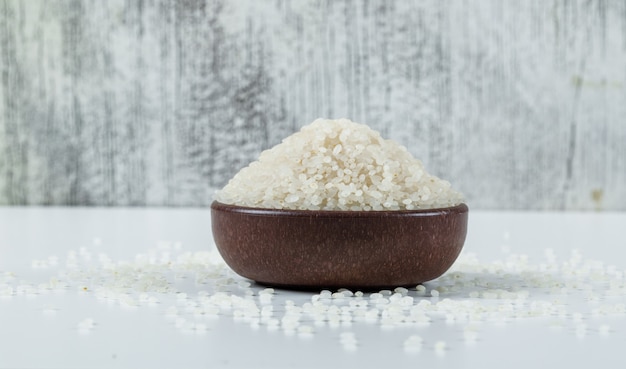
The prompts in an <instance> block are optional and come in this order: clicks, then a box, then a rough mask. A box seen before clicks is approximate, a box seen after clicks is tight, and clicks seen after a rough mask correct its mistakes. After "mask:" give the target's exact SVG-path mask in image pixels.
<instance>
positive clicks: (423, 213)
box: [211, 200, 469, 218]
mask: <svg viewBox="0 0 626 369" xmlns="http://www.w3.org/2000/svg"><path fill="white" fill-rule="evenodd" d="M211 210H217V211H225V212H230V213H240V214H245V215H250V216H270V217H315V218H387V217H411V216H416V217H429V216H438V215H446V214H462V213H467V212H468V211H469V207H468V206H467V204H466V203H464V202H462V203H460V204H458V205H455V206H449V207H445V208H432V209H415V210H357V211H354V210H294V209H270V208H254V207H249V206H240V205H232V204H224V203H221V202H219V201H217V200H214V201H213V202H212V203H211Z"/></svg>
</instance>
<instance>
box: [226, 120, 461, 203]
mask: <svg viewBox="0 0 626 369" xmlns="http://www.w3.org/2000/svg"><path fill="white" fill-rule="evenodd" d="M462 199H463V197H462V195H461V194H460V193H459V192H457V191H455V190H453V189H452V188H451V186H450V183H449V182H447V181H444V180H442V179H439V178H437V177H435V176H433V175H430V174H428V173H427V172H426V170H425V169H424V165H423V164H422V162H421V161H420V160H418V159H415V158H414V157H413V156H412V155H411V154H410V153H409V152H408V151H407V149H406V148H405V147H404V146H401V145H399V144H398V143H396V142H394V141H392V140H385V139H383V138H382V137H381V136H380V134H379V133H378V132H376V131H374V130H372V129H371V128H369V127H368V126H366V125H364V124H359V123H355V122H352V121H350V120H348V119H338V120H326V119H317V120H315V121H314V122H313V123H311V124H309V125H307V126H304V127H303V128H302V129H301V130H300V131H299V132H297V133H295V134H293V135H291V136H289V137H287V138H285V139H284V140H283V142H282V143H280V144H278V145H276V146H274V147H273V148H271V149H269V150H266V151H263V152H262V153H261V155H260V157H259V159H258V160H257V161H254V162H252V163H250V165H248V166H247V167H245V168H243V169H242V170H241V171H239V173H237V174H236V175H235V176H234V177H233V178H232V179H231V180H230V181H229V182H228V184H227V185H226V186H225V187H224V188H223V189H222V190H220V191H217V192H216V194H215V200H217V201H219V202H221V203H224V204H231V205H239V206H246V207H254V208H268V209H297V210H351V211H360V210H366V211H369V210H414V209H432V208H443V207H449V206H454V205H458V204H459V203H461V202H462Z"/></svg>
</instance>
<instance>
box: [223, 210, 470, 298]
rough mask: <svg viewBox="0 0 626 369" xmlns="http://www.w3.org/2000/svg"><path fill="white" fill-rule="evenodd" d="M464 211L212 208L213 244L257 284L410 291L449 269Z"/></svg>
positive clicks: (458, 246) (460, 241) (460, 240)
mask: <svg viewBox="0 0 626 369" xmlns="http://www.w3.org/2000/svg"><path fill="white" fill-rule="evenodd" d="M467 215H468V207H467V205H465V204H461V205H457V206H454V207H450V208H442V209H429V210H402V211H310V210H277V209H260V208H248V207H240V206H233V205H225V204H222V203H219V202H213V204H211V222H212V228H213V238H214V239H215V243H216V245H217V248H218V250H219V252H220V253H221V254H222V256H223V257H224V260H225V261H226V263H227V264H228V265H229V266H230V267H231V268H232V269H233V270H234V271H235V272H236V273H238V274H240V275H241V276H243V277H246V278H249V279H252V280H254V281H257V282H259V283H262V284H267V285H272V286H278V287H287V288H297V289H320V288H340V287H345V288H361V289H377V288H384V287H397V286H415V285H416V284H418V283H422V282H426V281H429V280H432V279H435V278H437V277H439V276H440V275H442V274H443V273H445V271H446V270H448V268H450V266H451V265H452V263H454V261H455V260H456V258H457V257H458V255H459V253H460V252H461V248H462V247H463V243H464V242H465V235H466V233H467Z"/></svg>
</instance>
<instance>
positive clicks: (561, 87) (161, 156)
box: [0, 0, 626, 210]
mask: <svg viewBox="0 0 626 369" xmlns="http://www.w3.org/2000/svg"><path fill="white" fill-rule="evenodd" d="M0 70H1V73H0V78H1V83H0V204H9V205H13V204H70V205H206V204H208V203H209V202H210V201H211V189H212V188H215V187H220V186H222V185H223V184H224V183H225V182H226V181H227V180H228V178H230V177H231V176H232V175H233V174H234V173H236V172H237V171H238V170H239V169H240V168H241V167H242V166H244V165H245V164H247V162H249V161H250V160H252V159H254V158H255V157H256V156H257V155H258V153H259V152H260V151H261V150H262V149H265V148H268V147H270V146H272V145H274V144H276V143H278V142H279V141H280V139H281V138H283V137H284V136H286V135H288V134H291V133H292V132H294V131H295V130H297V129H298V128H299V127H300V126H302V125H304V124H307V123H309V122H310V121H312V120H313V119H315V118H317V117H349V118H352V119H353V120H356V121H359V122H363V123H367V124H369V125H370V126H372V127H373V128H375V129H377V130H379V131H381V132H382V133H383V135H385V136H387V137H390V138H393V139H396V140H398V141H399V142H401V143H402V144H404V145H406V146H407V147H408V148H409V150H410V151H411V152H412V153H413V154H414V155H415V156H417V157H419V158H421V159H422V160H423V161H424V162H425V163H426V165H427V168H428V169H429V170H430V171H431V172H433V173H435V174H438V175H439V176H441V177H444V178H446V179H449V180H450V181H451V182H452V183H453V185H455V186H456V187H457V188H459V189H460V190H461V191H463V192H464V193H465V194H466V196H467V198H468V202H469V203H470V205H471V206H472V208H474V209H478V208H482V209H486V208H490V209H493V208H497V209H571V210H575V209H596V208H601V209H617V210H626V121H625V120H626V2H624V1H622V0H614V1H611V0H605V1H602V0H590V1H588V0H585V1H570V0H555V1H542V0H536V1H515V0H511V1H501V0H490V1H473V2H467V1H460V0H458V1H456V0H454V1H439V0H431V1H385V0H370V1H331V0H319V1H317V0H316V1H295V0H293V1H288V0H275V1H255V0H247V1H243V0H237V1H218V0H207V1H200V0H198V1H196V0H186V1H175V0H169V1H168V0H137V1H133V0H127V1H123V0H114V1H113V0H112V1H95V0H87V1H83V0H76V1H74V0H50V1H43V0H41V1H24V0H0Z"/></svg>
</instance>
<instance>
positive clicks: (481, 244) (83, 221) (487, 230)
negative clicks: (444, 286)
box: [0, 207, 626, 368]
mask: <svg viewBox="0 0 626 369" xmlns="http://www.w3.org/2000/svg"><path fill="white" fill-rule="evenodd" d="M625 228H626V213H535V212H479V211H472V210H470V224H469V233H468V238H467V241H466V244H465V248H464V251H463V254H462V257H463V258H467V257H469V256H470V254H475V255H476V256H477V257H478V258H479V259H480V260H482V261H484V262H491V261H496V260H506V259H507V258H511V257H512V255H527V256H528V263H530V264H531V265H540V264H541V263H542V262H544V261H545V249H547V248H551V249H553V250H554V255H555V258H556V260H557V262H567V260H570V258H571V257H572V252H573V250H578V251H577V252H579V253H580V254H581V255H582V260H583V261H588V260H597V261H600V262H602V264H600V263H595V264H594V263H592V264H591V265H595V266H596V267H598V268H600V269H599V270H602V271H607V272H608V273H613V274H612V275H614V276H617V277H615V278H613V282H614V285H613V288H614V289H613V293H612V295H611V296H609V295H607V294H606V291H607V290H608V289H609V282H610V281H608V282H607V279H606V275H605V274H604V275H603V276H602V275H601V276H600V277H599V279H596V280H591V279H590V281H589V283H595V284H594V287H593V291H592V292H593V294H594V296H596V297H595V298H590V294H589V290H588V289H587V290H585V286H584V283H583V285H580V284H578V285H576V286H574V287H573V288H570V291H569V293H565V294H564V295H553V294H552V292H554V291H553V290H552V291H546V290H543V289H540V288H535V287H532V286H531V287H528V286H520V285H515V283H517V282H512V283H511V286H509V287H510V290H511V291H515V290H520V289H521V290H526V291H527V292H528V293H529V297H528V299H527V300H526V302H525V303H526V304H531V303H533V302H538V301H549V302H550V301H551V302H554V303H558V304H560V305H559V306H561V309H562V314H561V315H560V316H551V317H545V316H543V317H541V316H540V317H527V318H519V319H493V318H489V317H486V318H485V317H484V318H482V319H479V320H477V321H470V320H465V321H463V320H462V321H450V320H449V319H447V318H446V317H445V316H441V317H438V316H437V315H433V316H432V318H433V319H432V322H431V323H430V324H428V325H411V324H407V325H406V326H394V327H390V328H385V327H381V323H380V321H379V322H374V323H367V322H361V321H354V322H352V323H351V324H350V325H348V324H342V325H339V326H338V327H332V326H330V325H329V324H326V325H315V324H312V322H307V321H306V319H304V321H303V324H307V325H309V326H311V327H313V329H314V331H313V333H312V334H309V335H301V334H298V333H297V332H296V333H295V334H294V333H293V332H292V331H287V332H286V331H284V330H283V329H282V328H281V327H278V328H277V329H268V327H267V326H266V325H264V323H263V322H261V323H260V324H259V323H258V320H257V323H252V324H251V322H250V321H249V320H245V319H241V318H239V319H237V318H234V317H233V314H234V313H233V311H232V309H231V310H229V309H224V310H222V311H220V312H219V314H218V315H217V316H216V317H205V316H198V315H197V314H195V313H194V312H193V309H192V308H187V307H188V306H189V301H192V302H193V301H195V300H194V299H196V298H197V297H198V292H200V291H209V293H213V292H212V290H211V289H212V288H213V287H214V286H211V285H206V284H201V285H200V284H196V283H195V282H194V280H193V278H190V277H187V278H183V279H177V280H175V281H173V282H172V286H173V289H172V291H170V292H168V293H153V292H149V293H148V294H147V295H142V294H141V293H140V291H135V292H132V291H131V292H130V293H129V295H128V296H130V298H131V299H132V302H133V303H130V304H124V303H123V301H119V300H115V299H102V298H99V297H98V296H97V293H96V291H95V290H91V289H90V288H91V285H89V286H87V284H89V283H88V282H81V281H77V280H73V279H72V277H71V273H70V274H67V273H68V271H70V272H71V271H72V270H74V271H75V270H76V268H78V269H80V268H86V269H85V270H86V273H90V272H93V270H95V269H97V268H98V263H97V262H96V261H97V259H98V258H99V257H100V256H101V255H103V254H106V255H107V258H109V259H110V260H112V261H114V262H117V261H124V260H125V261H133V260H137V259H136V258H135V256H136V255H137V254H148V255H150V252H151V251H150V250H156V251H153V252H152V255H157V256H158V255H159V254H158V253H159V252H161V253H162V252H163V251H164V250H166V251H167V252H168V253H170V254H171V255H172V257H174V256H176V255H179V254H184V253H185V252H195V251H207V250H212V249H214V245H213V241H212V238H211V230H210V213H209V211H208V210H207V209H161V208H157V209H126V208H124V209H120V208H117V209H102V208H96V209H86V208H72V209H70V208H6V207H5V208H0V288H4V291H5V293H4V294H5V295H6V296H0V368H101V367H103V368H104V367H114V368H217V367H226V368H231V367H232V368H259V367H271V368H282V367H366V368H391V367H420V368H441V367H445V368H452V367H458V368H528V367H563V368H566V367H569V368H588V367H614V368H617V367H624V365H625V364H626V359H625V358H624V350H625V349H626V316H625V314H623V313H621V312H620V311H613V312H609V313H602V314H598V313H597V310H598V309H599V308H602V307H606V306H612V307H615V306H617V307H618V309H617V310H619V306H622V305H620V304H624V303H626V294H625V293H624V290H625V289H624V277H623V273H622V274H620V271H624V270H626V251H625V248H626V241H625V238H624V229H625ZM72 250H73V251H74V255H75V258H74V260H78V263H79V264H80V265H79V266H78V267H76V266H72V265H69V266H68V265H67V260H68V259H67V258H68V255H70V254H71V252H72ZM574 255H576V254H574ZM51 256H52V258H50V257H51ZM54 257H56V258H57V262H56V264H55V263H54ZM575 257H576V256H575ZM516 260H519V258H518V259H516ZM70 264H71V263H70ZM81 265H82V266H81ZM89 265H91V267H89ZM581 265H582V264H581ZM88 268H92V270H91V271H90V270H87V269H88ZM94 268H95V269H94ZM581 268H582V266H581ZM96 271H97V270H96ZM512 274H515V273H512ZM179 277H180V276H179ZM512 277H513V279H511V280H514V277H515V275H513V276H511V275H508V276H507V278H509V279H510V278H512ZM592 277H593V276H592V275H590V276H589V278H592ZM51 278H57V279H59V280H63V281H65V282H66V283H67V284H68V285H67V287H66V288H65V289H64V290H63V291H58V288H57V290H55V291H50V292H45V291H44V292H42V288H43V287H42V284H45V283H49V281H50V280H51ZM234 278H235V283H238V282H240V281H243V279H242V278H239V277H234ZM475 278H477V280H478V282H479V283H483V285H488V281H489V280H493V281H494V282H497V281H498V279H499V278H500V279H501V278H502V276H501V275H498V274H497V273H492V274H491V275H490V273H489V272H485V273H482V274H478V275H476V276H475ZM556 278H559V276H558V273H557V274H556ZM585 278H587V277H585ZM603 278H604V279H603ZM481 279H482V282H481ZM598 281H599V282H598ZM583 282H584V280H583ZM83 284H85V287H88V288H87V291H83V290H82V286H83ZM496 284H497V283H496ZM564 284H567V279H564ZM24 286H27V287H24ZM28 286H30V287H29V288H30V289H28ZM438 286H439V285H438V281H433V282H430V283H427V284H426V287H427V288H428V289H429V290H430V289H432V288H436V287H438ZM7 288H12V289H13V293H6V291H7ZM263 288H264V287H260V286H256V285H252V290H253V291H254V293H255V296H254V298H257V296H256V294H257V293H258V292H259V291H260V290H262V289H263ZM44 290H45V289H44ZM471 290H472V288H469V287H468V289H467V291H464V290H462V289H461V290H460V291H455V292H454V293H450V294H447V293H445V292H443V293H442V294H441V296H440V297H439V299H432V298H431V297H428V296H417V295H415V294H416V291H410V292H409V295H412V296H414V297H415V303H416V304H417V303H418V302H419V301H421V300H429V301H431V302H432V303H433V304H437V303H438V302H441V301H442V300H443V299H445V298H450V299H452V300H454V301H470V302H471V301H474V302H476V301H478V302H479V303H481V304H485V306H488V305H489V304H490V303H498V301H490V299H489V298H486V299H485V298H471V297H469V293H470V292H471ZM242 291H243V290H241V291H240V290H237V289H234V290H231V291H227V293H229V294H233V295H237V294H240V295H241V296H244V294H243V292H242ZM0 292H1V291H0ZM176 292H178V293H176ZM181 293H186V294H187V298H186V299H181V298H180V295H181ZM314 294H315V292H294V291H284V290H276V291H275V294H274V295H273V300H272V305H273V306H275V308H274V312H273V316H274V317H275V318H277V319H281V317H282V316H283V315H284V304H285V301H286V300H293V301H294V303H295V305H297V306H300V305H302V304H304V303H305V302H306V301H311V296H312V295H314ZM0 295H2V293H0ZM367 296H368V294H366V295H365V298H366V299H367ZM147 297H152V298H153V300H152V302H151V303H150V302H149V301H147V300H146V298H147ZM257 300H258V299H257ZM135 303H136V304H135ZM129 305H130V306H129ZM133 305H137V306H133ZM192 305H193V304H192ZM259 306H260V307H261V306H262V304H259ZM173 307H176V310H178V313H177V314H176V315H175V316H174V315H173V314H172V310H173ZM594 311H595V313H594ZM86 319H92V320H93V322H94V325H93V327H92V328H87V329H81V325H84V324H85V320H86ZM468 327H469V328H468ZM204 328H206V329H204ZM468 329H470V330H471V331H472V332H474V333H475V337H476V340H475V342H472V340H467V339H465V337H466V336H465V335H464V334H465V332H467V331H468ZM343 332H353V333H354V337H355V338H356V341H357V344H356V345H355V346H352V347H351V348H350V347H348V346H346V345H345V344H344V343H342V341H341V338H340V337H341V334H342V333H343ZM412 335H419V336H420V337H421V338H422V339H423V345H422V347H421V350H419V351H418V352H407V350H405V346H404V342H405V341H406V340H407V338H408V337H410V336H412ZM437 342H445V344H446V348H445V350H443V351H438V350H437V349H436V346H437Z"/></svg>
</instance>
